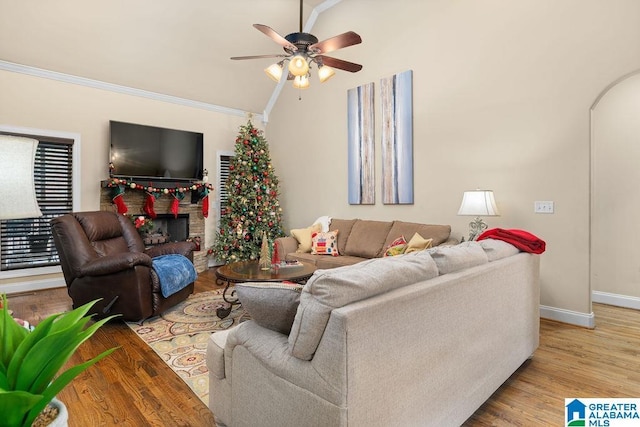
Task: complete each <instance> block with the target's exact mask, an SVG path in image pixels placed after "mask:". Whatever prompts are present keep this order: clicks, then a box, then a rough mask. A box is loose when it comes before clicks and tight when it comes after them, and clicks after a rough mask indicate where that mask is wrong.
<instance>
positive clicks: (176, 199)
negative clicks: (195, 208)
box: [170, 189, 184, 218]
mask: <svg viewBox="0 0 640 427" xmlns="http://www.w3.org/2000/svg"><path fill="white" fill-rule="evenodd" d="M171 195H172V196H173V200H172V201H171V207H170V210H171V213H172V214H173V217H174V218H178V209H179V206H180V200H182V199H184V193H183V192H181V191H178V190H177V189H176V192H175V193H171Z"/></svg>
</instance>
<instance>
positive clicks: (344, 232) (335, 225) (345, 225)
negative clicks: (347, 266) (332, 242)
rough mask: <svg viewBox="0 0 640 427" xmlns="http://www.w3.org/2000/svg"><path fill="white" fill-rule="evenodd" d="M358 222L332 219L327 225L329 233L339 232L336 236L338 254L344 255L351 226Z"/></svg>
mask: <svg viewBox="0 0 640 427" xmlns="http://www.w3.org/2000/svg"><path fill="white" fill-rule="evenodd" d="M356 221H358V220H357V219H332V220H331V224H329V231H334V230H340V233H339V234H338V252H339V253H340V254H342V255H344V254H345V253H346V252H345V248H346V247H347V240H349V234H351V229H352V228H353V224H355V223H356Z"/></svg>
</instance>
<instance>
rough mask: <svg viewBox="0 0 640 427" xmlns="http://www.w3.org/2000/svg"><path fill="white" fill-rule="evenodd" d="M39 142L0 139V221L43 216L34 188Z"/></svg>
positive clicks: (20, 138) (6, 137)
mask: <svg viewBox="0 0 640 427" xmlns="http://www.w3.org/2000/svg"><path fill="white" fill-rule="evenodd" d="M37 148H38V141H37V140H35V139H31V138H22V137H17V136H9V135H0V153H2V155H0V219H20V218H35V217H39V216H42V212H40V208H39V207H38V201H37V200H36V191H35V187H34V184H33V168H34V166H33V163H34V160H35V157H36V150H37Z"/></svg>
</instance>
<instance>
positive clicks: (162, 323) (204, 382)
mask: <svg viewBox="0 0 640 427" xmlns="http://www.w3.org/2000/svg"><path fill="white" fill-rule="evenodd" d="M223 306H225V303H224V300H223V299H222V289H218V290H213V291H207V292H201V293H198V294H192V295H190V296H189V298H187V299H186V300H184V301H183V302H181V303H180V304H178V305H176V306H175V307H173V308H171V309H169V310H167V311H165V312H164V313H163V314H161V315H160V316H157V317H154V318H152V319H150V320H147V321H145V322H144V324H143V325H142V326H140V325H139V324H137V323H132V322H127V325H128V326H129V328H131V330H133V332H135V333H136V334H137V335H138V336H139V337H140V338H141V339H142V340H143V341H144V342H145V343H147V344H148V345H149V346H150V347H151V348H152V349H153V350H154V351H155V352H156V353H158V355H159V356H160V357H161V358H162V360H164V362H165V363H166V364H167V365H169V367H170V368H171V369H173V371H174V372H175V373H177V374H178V375H179V376H180V378H182V380H183V381H184V382H185V383H187V385H188V386H189V387H190V388H191V390H193V392H194V393H195V394H196V395H197V396H198V397H199V398H200V400H202V401H203V402H204V404H205V405H207V406H208V405H209V375H208V372H209V370H208V369H207V365H206V363H205V361H206V353H207V340H208V339H209V336H210V335H211V334H212V333H213V332H215V331H221V330H224V329H229V328H231V327H232V326H235V325H237V324H239V323H241V322H244V321H245V320H249V315H248V314H247V313H246V312H245V311H244V310H243V309H242V306H240V305H234V306H233V309H232V310H231V314H229V316H228V317H226V318H225V319H220V318H219V317H218V316H217V315H216V310H217V309H218V308H220V307H223Z"/></svg>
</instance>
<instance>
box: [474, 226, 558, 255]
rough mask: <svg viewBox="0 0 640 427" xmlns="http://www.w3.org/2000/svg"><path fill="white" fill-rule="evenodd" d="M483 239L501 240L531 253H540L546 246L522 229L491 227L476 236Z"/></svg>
mask: <svg viewBox="0 0 640 427" xmlns="http://www.w3.org/2000/svg"><path fill="white" fill-rule="evenodd" d="M484 239H496V240H503V241H505V242H507V243H511V244H512V245H513V246H515V247H516V248H518V249H520V250H521V251H524V252H530V253H532V254H541V253H543V252H544V251H545V248H546V243H545V241H544V240H542V239H540V238H539V237H537V236H535V235H533V234H531V233H529V232H527V231H524V230H517V229H510V230H505V229H503V228H492V229H491V230H487V231H485V232H484V233H482V234H481V235H480V236H478V240H484Z"/></svg>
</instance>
